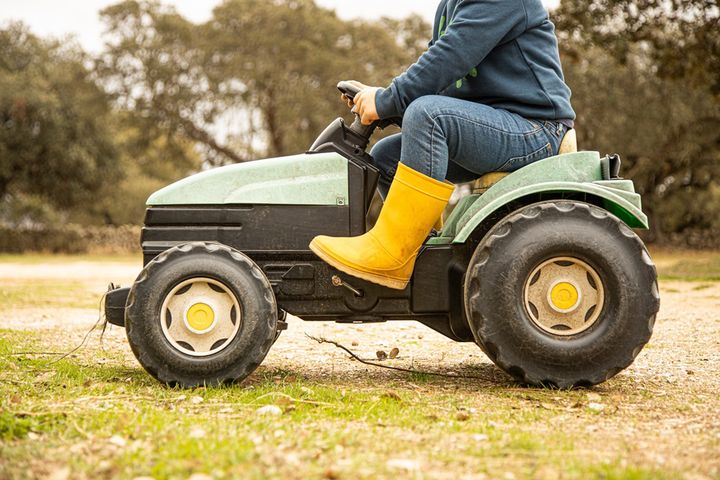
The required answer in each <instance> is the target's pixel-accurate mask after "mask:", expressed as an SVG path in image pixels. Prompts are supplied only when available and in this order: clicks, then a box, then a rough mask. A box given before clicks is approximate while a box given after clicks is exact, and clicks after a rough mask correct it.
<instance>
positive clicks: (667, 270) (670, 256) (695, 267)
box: [650, 250, 720, 282]
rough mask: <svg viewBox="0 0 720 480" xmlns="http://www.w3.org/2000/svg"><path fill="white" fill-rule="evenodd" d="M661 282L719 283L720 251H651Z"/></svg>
mask: <svg viewBox="0 0 720 480" xmlns="http://www.w3.org/2000/svg"><path fill="white" fill-rule="evenodd" d="M650 253H651V256H652V258H653V260H654V261H655V264H656V265H657V268H658V275H659V277H660V279H661V280H682V281H698V282H709V281H712V282H717V281H720V251H713V250H701V251H687V250H652V251H651V252H650Z"/></svg>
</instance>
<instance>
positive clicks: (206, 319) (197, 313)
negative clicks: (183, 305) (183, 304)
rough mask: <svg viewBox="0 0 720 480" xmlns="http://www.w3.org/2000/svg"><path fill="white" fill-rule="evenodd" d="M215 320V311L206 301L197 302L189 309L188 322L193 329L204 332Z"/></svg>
mask: <svg viewBox="0 0 720 480" xmlns="http://www.w3.org/2000/svg"><path fill="white" fill-rule="evenodd" d="M214 322H215V312H214V311H213V309H212V307H210V305H208V304H206V303H196V304H195V305H193V306H191V307H190V308H189V309H188V311H187V323H188V325H189V326H190V328H192V329H193V330H196V331H198V332H204V331H205V330H207V329H209V328H210V327H211V326H212V325H213V323H214Z"/></svg>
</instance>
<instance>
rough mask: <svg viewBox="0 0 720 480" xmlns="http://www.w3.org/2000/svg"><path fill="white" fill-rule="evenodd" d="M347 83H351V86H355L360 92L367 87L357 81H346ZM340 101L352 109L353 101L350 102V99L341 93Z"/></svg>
mask: <svg viewBox="0 0 720 480" xmlns="http://www.w3.org/2000/svg"><path fill="white" fill-rule="evenodd" d="M348 83H352V84H353V85H355V86H356V87H357V88H359V89H360V90H362V89H364V88H367V85H365V84H364V83H360V82H358V81H357V80H348ZM340 100H342V101H343V102H345V103H347V106H348V108H352V107H353V106H354V105H355V104H354V103H353V101H352V100H350V98H349V97H348V96H347V95H345V94H344V93H343V94H342V95H340Z"/></svg>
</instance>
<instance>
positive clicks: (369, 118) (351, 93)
mask: <svg viewBox="0 0 720 480" xmlns="http://www.w3.org/2000/svg"><path fill="white" fill-rule="evenodd" d="M338 89H339V90H340V91H341V92H342V95H341V96H340V98H341V99H342V100H343V101H344V102H346V103H347V104H348V107H350V108H352V112H353V113H354V114H355V115H357V116H358V118H360V122H361V123H362V124H363V125H371V124H372V123H373V122H375V121H377V120H380V117H379V116H378V113H377V109H376V107H375V96H376V95H377V91H378V90H380V88H379V87H369V86H367V85H365V84H362V83H360V82H358V81H355V80H350V81H346V82H340V83H339V84H338Z"/></svg>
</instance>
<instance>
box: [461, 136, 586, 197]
mask: <svg viewBox="0 0 720 480" xmlns="http://www.w3.org/2000/svg"><path fill="white" fill-rule="evenodd" d="M577 151H578V147H577V133H576V132H575V129H574V128H573V129H572V130H568V131H567V133H565V136H564V137H563V140H562V142H561V143H560V150H559V151H558V155H564V154H566V153H575V152H577ZM508 175H510V174H509V173H508V172H490V173H486V174H485V175H483V176H482V177H480V178H478V179H477V180H475V181H474V182H473V185H472V192H473V193H474V194H483V193H485V192H487V191H488V189H489V188H490V187H492V186H493V185H495V184H496V183H497V182H499V181H500V180H502V179H503V178H505V177H507V176H508Z"/></svg>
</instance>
